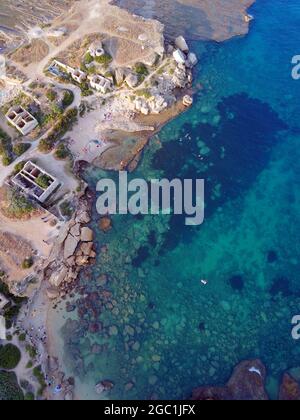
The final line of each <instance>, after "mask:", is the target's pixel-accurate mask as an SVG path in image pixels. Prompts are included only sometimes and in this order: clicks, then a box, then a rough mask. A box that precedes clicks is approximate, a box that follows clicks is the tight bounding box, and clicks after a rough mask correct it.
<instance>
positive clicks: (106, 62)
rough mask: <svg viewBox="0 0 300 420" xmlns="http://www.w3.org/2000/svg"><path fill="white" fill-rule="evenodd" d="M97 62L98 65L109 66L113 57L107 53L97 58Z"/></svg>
mask: <svg viewBox="0 0 300 420" xmlns="http://www.w3.org/2000/svg"><path fill="white" fill-rule="evenodd" d="M95 61H96V62H97V63H98V64H102V65H103V66H108V65H109V64H110V63H111V62H112V56H111V55H110V54H108V53H106V54H104V55H102V56H101V57H95Z"/></svg>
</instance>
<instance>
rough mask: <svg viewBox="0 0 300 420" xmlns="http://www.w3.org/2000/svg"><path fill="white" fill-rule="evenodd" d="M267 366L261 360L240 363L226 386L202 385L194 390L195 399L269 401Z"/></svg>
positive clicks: (193, 396)
mask: <svg viewBox="0 0 300 420" xmlns="http://www.w3.org/2000/svg"><path fill="white" fill-rule="evenodd" d="M265 380H266V368H265V367H264V365H263V364H262V362H261V361H260V360H249V361H245V362H242V363H240V364H239V365H238V366H237V367H236V368H235V369H234V372H233V375H232V377H231V378H230V380H229V382H228V383H227V384H226V385H225V386H224V387H201V388H196V389H195V390H194V391H193V395H192V399H193V400H200V401H201V400H242V401H249V400H250V401H251V400H259V401H267V400H269V397H268V394H267V392H266V390H265Z"/></svg>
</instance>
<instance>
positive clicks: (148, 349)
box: [63, 0, 300, 399]
mask: <svg viewBox="0 0 300 420" xmlns="http://www.w3.org/2000/svg"><path fill="white" fill-rule="evenodd" d="M251 13H253V14H254V15H255V21H254V22H253V23H252V25H251V32H250V34H249V36H247V37H245V38H240V39H234V40H231V41H229V42H226V43H223V44H212V43H201V42H195V43H194V46H193V47H194V49H195V50H196V51H197V52H198V53H199V54H201V55H202V58H201V64H200V66H199V68H198V70H197V72H198V74H197V75H196V79H197V80H196V82H195V86H197V88H198V91H197V94H196V95H195V99H196V102H195V105H194V107H193V108H192V109H191V110H189V111H188V112H187V113H186V114H184V115H182V116H180V117H179V118H177V119H176V120H175V121H173V122H172V123H170V124H169V125H168V126H166V127H165V128H164V129H163V131H162V132H161V133H160V135H159V139H158V138H157V137H155V138H154V139H152V141H151V143H150V146H149V148H148V149H147V151H146V152H145V155H144V158H143V161H142V163H141V165H140V167H139V168H138V170H137V172H136V173H135V174H134V176H143V177H145V178H147V179H150V178H152V177H156V178H157V177H162V176H165V177H168V178H174V177H177V176H180V177H189V178H190V177H192V178H199V177H200V178H205V180H206V184H207V190H206V220H205V223H204V224H203V225H202V226H201V227H199V228H186V227H185V226H184V224H183V220H181V219H180V218H178V217H176V218H175V217H174V218H171V217H167V216H164V217H157V216H145V217H141V218H133V217H128V216H126V217H124V216H123V217H121V216H119V217H115V218H114V219H113V224H114V227H113V230H112V231H111V232H110V233H108V234H103V233H101V232H100V230H99V228H98V227H97V222H98V217H97V215H96V212H95V218H94V223H93V227H94V228H95V231H96V232H97V244H98V250H99V258H98V260H97V264H96V266H95V267H93V268H92V269H91V270H89V271H88V272H86V273H85V275H83V276H82V279H81V285H82V287H83V288H82V293H83V294H84V293H86V292H87V294H88V296H87V297H86V296H84V297H81V298H80V299H79V300H78V301H77V307H78V314H79V315H78V319H80V325H81V327H78V326H77V330H76V333H75V334H74V331H73V332H72V334H70V333H68V331H69V330H68V328H64V329H63V334H64V338H65V363H66V365H67V366H68V367H69V369H70V371H71V372H72V373H73V374H74V375H75V376H76V378H77V381H78V384H80V383H81V387H80V391H79V392H80V393H81V396H82V397H83V398H85V397H86V398H88V397H89V398H91V397H95V398H96V395H95V394H94V393H93V390H94V386H95V384H96V383H97V382H99V381H100V380H103V379H109V380H111V381H113V382H114V383H115V387H114V389H113V391H112V392H111V393H110V394H108V395H106V397H107V398H112V399H114V398H123V399H126V398H128V399H129V398H137V399H143V398H172V399H177V398H182V397H185V398H186V397H189V396H190V394H191V391H192V389H193V388H194V387H197V386H199V385H205V384H222V383H224V382H225V381H227V379H228V377H229V376H230V373H231V371H232V369H233V367H234V366H235V365H236V364H237V363H238V362H239V361H241V360H243V359H249V358H256V357H259V358H261V359H262V361H263V362H264V363H265V364H266V366H267V369H268V388H269V390H270V393H271V396H272V397H273V398H275V397H276V389H277V384H278V380H279V379H280V376H281V375H282V373H283V372H284V371H286V370H288V369H290V368H292V367H297V366H300V343H299V342H296V341H293V340H292V338H291V319H292V317H293V316H294V315H295V314H298V313H300V282H299V272H300V259H299V257H300V245H299V230H300V223H299V222H300V220H299V218H300V212H299V208H300V188H299V186H300V177H299V175H300V166H299V158H300V151H299V138H300V122H299V121H300V120H299V111H300V109H299V108H300V101H299V97H300V81H298V82H296V81H294V80H292V78H291V64H290V62H291V58H292V56H294V55H296V54H299V35H298V27H299V25H298V23H299V19H300V4H299V2H298V1H297V0H289V2H286V1H283V0H274V1H273V2H270V1H264V0H261V1H260V0H258V1H257V3H256V5H255V6H254V7H253V8H252V12H251ZM200 84H201V86H202V88H201V89H200V86H199V85H200ZM204 147H205V149H203V148H204ZM200 152H201V153H203V152H205V153H206V155H205V159H204V160H199V158H198V155H199V153H200ZM103 175H105V176H107V174H105V173H103V172H101V171H98V170H95V169H94V168H90V169H89V170H88V171H87V173H86V178H87V179H88V181H89V183H90V185H91V186H92V187H94V186H95V183H96V182H97V181H98V179H99V177H100V176H103ZM109 176H112V177H114V175H113V174H109ZM103 275H105V276H106V278H105V277H104V276H103ZM203 278H205V279H207V280H208V285H207V286H206V287H204V286H203V285H201V283H200V279H203ZM112 326H113V328H112ZM89 329H90V332H88V330H89ZM99 330H101V331H99ZM92 331H96V332H95V333H93V332H92ZM95 344H98V345H97V346H95ZM80 381H81V382H80ZM78 389H79V388H78Z"/></svg>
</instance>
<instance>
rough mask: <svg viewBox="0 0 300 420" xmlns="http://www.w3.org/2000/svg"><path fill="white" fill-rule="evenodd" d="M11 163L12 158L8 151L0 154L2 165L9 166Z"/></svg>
mask: <svg viewBox="0 0 300 420" xmlns="http://www.w3.org/2000/svg"><path fill="white" fill-rule="evenodd" d="M12 163H13V158H12V156H11V155H10V154H9V153H5V154H4V155H3V156H2V164H3V166H9V165H11V164H12Z"/></svg>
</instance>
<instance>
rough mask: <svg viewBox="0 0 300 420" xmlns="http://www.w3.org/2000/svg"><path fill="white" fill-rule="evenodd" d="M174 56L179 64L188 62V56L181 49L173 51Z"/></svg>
mask: <svg viewBox="0 0 300 420" xmlns="http://www.w3.org/2000/svg"><path fill="white" fill-rule="evenodd" d="M173 57H174V60H175V61H176V63H178V64H185V62H186V56H185V54H184V53H183V52H182V51H180V50H176V51H174V52H173Z"/></svg>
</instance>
